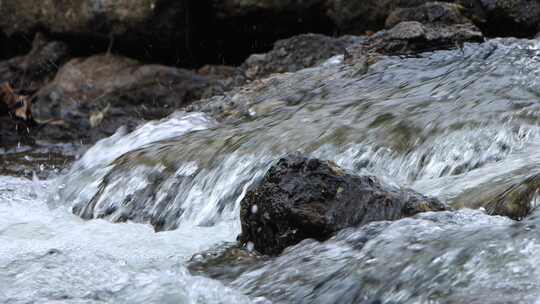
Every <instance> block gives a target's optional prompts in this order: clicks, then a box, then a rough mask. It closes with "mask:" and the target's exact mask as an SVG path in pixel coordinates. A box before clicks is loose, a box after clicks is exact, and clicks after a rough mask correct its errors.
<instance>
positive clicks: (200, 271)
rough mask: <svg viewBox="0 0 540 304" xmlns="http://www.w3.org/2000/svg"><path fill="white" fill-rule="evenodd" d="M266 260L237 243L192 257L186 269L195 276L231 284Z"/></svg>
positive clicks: (224, 245) (264, 257)
mask: <svg viewBox="0 0 540 304" xmlns="http://www.w3.org/2000/svg"><path fill="white" fill-rule="evenodd" d="M267 260H268V257H267V256H262V255H259V254H257V253H256V252H253V251H249V250H247V249H246V248H242V247H240V246H238V244H237V243H226V244H222V245H219V246H216V247H214V248H211V249H209V250H206V251H204V252H200V253H198V254H196V255H194V256H193V257H192V258H191V259H190V261H189V266H188V268H189V270H190V272H191V273H193V274H195V275H204V276H208V277H211V278H213V279H216V280H220V281H224V282H231V281H233V280H234V279H236V278H238V276H240V275H241V274H242V273H244V272H246V271H248V269H251V268H253V267H254V266H255V265H259V264H260V263H261V262H264V261H267Z"/></svg>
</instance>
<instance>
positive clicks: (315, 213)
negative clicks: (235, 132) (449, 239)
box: [240, 155, 447, 255]
mask: <svg viewBox="0 0 540 304" xmlns="http://www.w3.org/2000/svg"><path fill="white" fill-rule="evenodd" d="M446 209H447V208H446V206H445V205H444V204H443V203H441V202H440V201H438V200H437V199H434V198H429V197H426V196H423V195H421V194H418V193H417V192H414V191H412V190H402V189H397V188H394V187H391V186H389V185H384V184H382V183H381V182H380V181H379V180H377V178H375V177H372V176H354V175H351V174H349V173H347V172H345V171H344V170H343V169H341V168H339V167H338V166H337V165H335V164H333V163H331V162H326V161H321V160H318V159H310V158H305V157H302V156H299V155H289V156H286V157H284V158H282V159H280V160H279V161H278V162H277V163H276V164H275V165H274V166H272V167H271V168H270V170H269V171H268V172H267V173H266V175H265V177H264V179H263V180H262V181H261V182H260V183H258V184H257V185H255V186H253V187H252V188H251V189H250V190H249V191H248V192H247V194H246V196H245V198H244V199H243V200H242V202H241V211H240V219H241V221H242V234H241V235H240V241H241V242H242V243H243V244H246V246H253V248H254V249H255V250H257V251H259V252H261V253H263V254H269V255H277V254H279V253H280V252H281V251H282V250H283V249H285V248H286V247H288V246H291V245H294V244H296V243H298V242H300V241H302V240H303V239H307V238H314V239H316V240H319V241H323V240H326V239H328V238H329V237H331V236H332V235H333V234H334V233H336V232H337V231H339V230H341V229H343V228H346V227H352V226H361V225H365V224H367V223H370V222H373V221H382V220H396V219H400V218H403V217H408V216H412V215H415V214H417V213H420V212H426V211H443V210H446Z"/></svg>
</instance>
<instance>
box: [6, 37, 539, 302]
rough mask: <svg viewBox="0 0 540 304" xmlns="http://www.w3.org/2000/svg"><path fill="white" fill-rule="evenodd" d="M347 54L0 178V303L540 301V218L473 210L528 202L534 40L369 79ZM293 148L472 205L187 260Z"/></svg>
mask: <svg viewBox="0 0 540 304" xmlns="http://www.w3.org/2000/svg"><path fill="white" fill-rule="evenodd" d="M342 61H343V60H342V57H339V56H338V57H335V58H332V59H331V60H329V61H328V62H327V63H325V64H323V65H321V66H319V67H315V68H311V69H306V70H302V71H299V72H296V73H289V74H280V75H275V76H272V77H270V78H269V79H266V80H263V81H260V82H256V83H253V84H251V85H250V86H249V87H247V88H246V89H245V90H242V91H239V92H237V93H236V94H234V95H232V96H223V97H216V98H213V99H211V100H209V101H207V103H208V104H207V105H203V106H202V107H200V108H199V112H188V113H186V112H178V113H175V114H173V115H172V116H171V117H169V118H166V119H164V120H162V121H156V122H150V123H148V124H146V125H143V126H141V127H139V128H138V129H137V130H135V131H134V132H132V133H130V134H126V132H124V131H122V130H120V131H118V132H117V134H115V135H113V136H112V137H110V138H108V139H104V140H102V141H100V142H98V143H97V144H96V145H95V146H94V147H92V148H90V149H89V150H88V151H87V152H86V154H85V155H84V156H82V157H81V158H80V159H79V160H78V161H76V162H75V163H74V164H73V166H72V168H71V170H70V171H69V172H68V173H66V174H64V175H61V176H59V177H56V178H54V179H53V178H50V179H49V180H46V181H43V180H38V179H37V178H34V179H33V180H27V179H23V178H18V177H7V176H5V177H0V303H244V302H245V303H266V302H274V303H540V281H539V280H538V278H539V277H540V267H539V266H538V265H539V262H540V258H539V255H540V247H539V246H540V241H539V240H538V238H537V236H539V235H540V227H539V224H540V214H539V213H537V212H535V211H533V214H532V215H531V216H529V217H527V218H526V219H524V220H522V221H519V222H518V221H514V220H511V219H509V218H506V217H501V216H490V215H488V214H486V212H485V210H484V209H478V207H481V206H484V204H485V203H486V202H489V201H491V200H493V199H496V198H497V197H498V196H500V195H502V194H503V193H505V190H507V189H509V188H511V187H514V188H516V189H518V190H519V191H522V192H520V194H527V193H529V194H530V195H521V196H519V199H522V200H528V201H527V203H530V206H531V207H534V206H535V205H536V202H537V195H536V192H537V191H536V190H537V189H540V183H538V182H536V179H535V177H536V176H537V175H538V174H539V173H540V166H539V165H538V164H539V161H540V154H539V153H538V152H539V151H540V103H539V102H538V101H539V99H540V80H539V79H540V78H539V76H540V43H538V42H536V41H529V40H516V39H504V40H492V41H488V42H486V43H483V44H470V45H466V46H465V47H464V49H462V50H454V51H439V52H435V53H426V54H423V55H421V56H419V57H413V58H399V57H383V58H380V59H379V60H378V61H377V62H376V63H374V64H372V65H371V66H370V67H369V70H368V72H367V73H365V74H362V73H361V72H359V71H358V68H356V67H354V66H350V65H347V64H345V63H343V62H342ZM218 107H219V108H220V109H221V112H220V113H219V115H214V114H216V109H217V108H218ZM296 151H300V152H303V153H306V154H309V155H313V156H316V157H319V158H323V159H330V160H333V161H335V162H337V163H338V164H339V165H341V166H343V167H344V168H346V169H348V170H350V171H353V172H355V173H358V174H367V173H369V174H374V175H376V176H379V177H380V178H381V179H383V180H384V181H385V182H388V183H392V184H395V185H401V186H406V187H410V188H413V189H415V190H417V191H419V192H421V193H423V194H427V195H433V196H436V197H438V198H440V199H441V200H443V201H446V202H447V203H448V204H450V205H452V206H454V207H459V208H462V207H469V208H472V209H468V208H464V209H460V210H458V211H454V212H440V213H425V214H420V215H418V216H416V217H414V218H409V219H403V220H399V221H395V222H376V223H372V224H369V225H367V226H364V227H360V228H349V229H346V230H343V231H341V232H340V233H338V235H337V236H335V237H334V238H332V239H330V240H328V241H326V242H324V243H319V242H316V241H313V240H306V241H303V242H302V243H300V244H298V245H296V246H293V247H291V248H288V249H287V250H286V251H285V252H284V253H283V254H282V255H280V256H279V257H276V258H272V259H262V260H260V261H258V262H254V263H252V264H250V265H247V266H245V267H227V265H225V266H223V267H224V268H223V269H224V272H225V273H224V274H223V275H221V276H215V278H208V277H204V274H203V275H201V274H198V273H197V274H195V273H190V271H189V270H188V261H189V260H190V259H191V258H192V256H194V255H197V254H198V253H200V252H203V251H205V250H208V249H209V248H215V247H216V246H218V247H219V246H220V245H222V244H224V243H226V242H233V241H234V240H235V238H236V235H237V234H238V233H239V231H240V225H239V205H240V201H241V199H242V197H243V195H244V194H245V191H246V189H247V187H248V186H249V185H251V184H252V183H253V182H254V181H256V180H257V179H258V178H260V177H261V176H262V175H263V174H264V173H265V170H266V169H267V168H268V167H269V166H270V165H271V163H272V161H274V160H275V159H276V158H277V157H279V156H280V155H283V154H285V153H289V152H296ZM73 213H75V214H76V215H74V214H73ZM77 215H79V216H80V217H79V216H77ZM81 217H82V218H83V219H81ZM84 219H86V220H84ZM126 221H127V222H126ZM112 222H122V223H116V224H115V223H112ZM154 229H155V230H158V231H160V232H159V233H156V232H154Z"/></svg>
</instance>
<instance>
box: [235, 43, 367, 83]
mask: <svg viewBox="0 0 540 304" xmlns="http://www.w3.org/2000/svg"><path fill="white" fill-rule="evenodd" d="M362 40H363V39H362V38H360V37H354V36H344V37H340V38H333V37H328V36H324V35H318V34H305V35H299V36H295V37H292V38H289V39H285V40H280V41H277V42H276V43H275V44H274V48H273V49H272V50H271V51H270V52H268V53H264V54H255V55H251V56H250V57H249V58H248V59H247V60H246V61H245V62H244V64H242V66H241V67H240V69H241V70H242V71H243V74H244V76H245V77H246V78H247V79H248V80H254V79H260V78H263V77H265V76H268V75H270V74H274V73H286V72H296V71H298V70H300V69H304V68H308V67H312V66H316V65H318V64H321V63H322V62H324V61H325V60H327V59H329V58H330V57H332V56H335V55H342V54H344V53H345V52H346V49H347V48H348V47H349V46H351V45H353V44H356V43H359V42H360V41H362Z"/></svg>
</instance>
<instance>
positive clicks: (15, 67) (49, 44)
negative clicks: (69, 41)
mask: <svg viewBox="0 0 540 304" xmlns="http://www.w3.org/2000/svg"><path fill="white" fill-rule="evenodd" d="M68 58H69V48H68V46H67V45H66V44H65V43H63V42H58V41H48V40H47V39H46V38H45V36H44V35H42V34H37V35H36V36H35V38H34V41H33V44H32V50H31V51H30V52H29V53H28V54H26V55H24V56H19V57H14V58H12V59H9V60H7V61H2V62H0V83H2V82H9V83H11V84H12V85H13V87H14V88H15V89H17V90H22V91H27V92H34V91H37V90H38V89H39V88H41V87H42V86H43V85H44V84H45V83H47V82H48V81H50V80H51V79H52V78H53V77H54V75H55V74H56V72H57V70H58V68H59V66H61V65H62V64H63V63H64V62H65V61H67V60H68Z"/></svg>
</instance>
